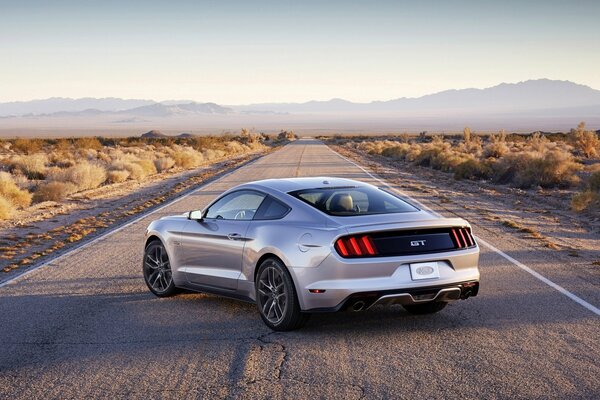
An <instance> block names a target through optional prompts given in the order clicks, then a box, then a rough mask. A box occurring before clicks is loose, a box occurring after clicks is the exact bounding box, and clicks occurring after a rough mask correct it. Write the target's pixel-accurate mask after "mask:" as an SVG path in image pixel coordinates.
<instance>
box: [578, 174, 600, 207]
mask: <svg viewBox="0 0 600 400" xmlns="http://www.w3.org/2000/svg"><path fill="white" fill-rule="evenodd" d="M571 208H572V209H573V210H575V211H577V212H581V211H584V210H586V209H595V210H598V209H600V171H596V172H594V173H593V174H591V175H590V177H589V179H588V182H587V186H586V187H585V188H584V190H583V191H581V192H579V193H576V194H575V195H574V196H573V198H572V199H571Z"/></svg>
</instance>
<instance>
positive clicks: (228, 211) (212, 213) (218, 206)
mask: <svg viewBox="0 0 600 400" xmlns="http://www.w3.org/2000/svg"><path fill="white" fill-rule="evenodd" d="M264 199H265V195H264V194H261V193H258V192H253V191H249V190H241V191H239V192H233V193H229V194H228V195H226V196H223V197H221V198H220V199H219V200H217V201H216V202H215V203H214V204H213V205H212V206H210V208H209V209H208V210H207V211H206V217H205V218H210V219H237V220H242V221H249V220H251V219H252V218H254V215H255V214H256V211H257V210H258V207H260V204H261V203H262V202H263V200H264Z"/></svg>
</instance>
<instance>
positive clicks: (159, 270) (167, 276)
mask: <svg viewBox="0 0 600 400" xmlns="http://www.w3.org/2000/svg"><path fill="white" fill-rule="evenodd" d="M143 271H144V281H145V282H146V285H147V286H148V289H150V291H151V292H152V293H154V294H155V295H156V296H158V297H169V296H173V295H174V294H175V293H177V288H176V287H175V283H174V282H173V272H172V271H171V263H170V262H169V255H168V254H167V250H166V249H165V246H164V245H163V244H162V242H161V241H159V240H154V241H152V242H150V243H149V244H148V245H147V246H146V249H145V250H144V262H143Z"/></svg>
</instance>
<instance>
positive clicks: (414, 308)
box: [402, 301, 448, 315]
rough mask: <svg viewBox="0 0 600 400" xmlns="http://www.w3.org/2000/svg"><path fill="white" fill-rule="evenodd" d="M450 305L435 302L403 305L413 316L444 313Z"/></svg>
mask: <svg viewBox="0 0 600 400" xmlns="http://www.w3.org/2000/svg"><path fill="white" fill-rule="evenodd" d="M446 305H448V303H446V302H443V301H435V302H429V303H424V304H410V305H403V306H402V307H404V309H405V310H406V311H408V312H409V313H411V314H415V315H422V314H433V313H436V312H438V311H442V310H443V309H444V308H445V307H446Z"/></svg>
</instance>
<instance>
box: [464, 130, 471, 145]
mask: <svg viewBox="0 0 600 400" xmlns="http://www.w3.org/2000/svg"><path fill="white" fill-rule="evenodd" d="M463 140H464V141H465V143H469V142H471V128H469V127H468V126H466V127H465V128H464V129H463Z"/></svg>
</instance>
